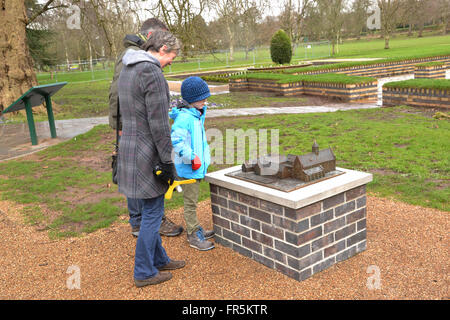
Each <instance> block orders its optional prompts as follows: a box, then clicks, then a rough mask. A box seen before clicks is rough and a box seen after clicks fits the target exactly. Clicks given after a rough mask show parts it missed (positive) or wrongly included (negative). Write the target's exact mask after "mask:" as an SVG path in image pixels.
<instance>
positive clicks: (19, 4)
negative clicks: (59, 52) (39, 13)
mask: <svg viewBox="0 0 450 320" xmlns="http://www.w3.org/2000/svg"><path fill="white" fill-rule="evenodd" d="M0 21H1V24H2V27H1V28H0V111H1V110H4V109H6V108H7V107H8V106H9V105H10V104H11V103H13V102H14V101H15V100H17V99H18V98H19V97H20V96H21V95H22V94H23V93H24V92H25V91H27V90H28V89H30V88H31V87H32V86H35V85H37V80H36V74H35V72H34V69H33V60H32V58H31V55H30V51H29V49H28V45H27V42H26V33H25V27H26V21H27V17H26V12H25V4H24V1H23V0H9V1H2V2H1V6H0Z"/></svg>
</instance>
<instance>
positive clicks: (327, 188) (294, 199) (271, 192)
mask: <svg viewBox="0 0 450 320" xmlns="http://www.w3.org/2000/svg"><path fill="white" fill-rule="evenodd" d="M240 169H241V166H235V167H231V168H227V169H223V170H219V171H215V172H211V173H208V174H207V175H206V176H205V180H206V181H207V182H209V183H212V184H215V185H218V186H219V187H223V188H227V189H230V190H233V191H237V192H241V193H244V194H246V195H249V196H252V197H256V198H259V199H263V200H266V201H270V202H274V203H276V204H279V205H282V206H286V207H289V208H292V209H299V208H303V207H306V206H307V205H310V204H312V203H315V202H318V201H321V200H323V199H327V198H330V197H332V196H334V195H336V194H339V193H342V192H345V191H347V190H350V189H353V188H356V187H359V186H362V185H365V184H367V183H369V182H371V181H372V180H373V176H372V174H371V173H366V172H361V171H355V170H349V169H343V168H336V170H339V171H343V172H345V173H344V174H341V175H339V176H337V177H333V178H330V179H326V180H323V181H320V182H317V183H314V184H311V185H309V186H306V187H303V188H300V189H297V190H294V191H292V192H283V191H279V190H276V189H273V188H269V187H264V186H262V185H259V184H255V183H251V182H247V181H244V180H241V179H237V178H233V177H229V176H226V175H225V174H227V173H231V172H234V171H237V170H240Z"/></svg>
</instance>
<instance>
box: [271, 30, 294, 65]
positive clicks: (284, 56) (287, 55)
mask: <svg viewBox="0 0 450 320" xmlns="http://www.w3.org/2000/svg"><path fill="white" fill-rule="evenodd" d="M270 57H271V58H272V61H273V62H275V63H279V64H284V63H289V62H291V59H292V47H291V39H289V36H288V35H287V34H286V32H284V30H282V29H280V30H278V31H277V32H275V34H274V35H273V37H272V40H271V41H270Z"/></svg>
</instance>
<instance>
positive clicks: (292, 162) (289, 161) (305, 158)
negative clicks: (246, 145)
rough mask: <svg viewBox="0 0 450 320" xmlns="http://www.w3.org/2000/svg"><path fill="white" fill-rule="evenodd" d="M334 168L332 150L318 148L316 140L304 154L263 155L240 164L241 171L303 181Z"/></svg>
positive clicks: (334, 161)
mask: <svg viewBox="0 0 450 320" xmlns="http://www.w3.org/2000/svg"><path fill="white" fill-rule="evenodd" d="M334 170H336V157H335V156H334V153H333V150H331V148H328V149H323V150H320V149H319V145H318V144H317V142H316V141H314V144H313V146H312V152H311V153H308V154H305V155H299V156H296V155H292V154H289V155H287V156H283V155H280V156H265V157H260V158H259V159H258V160H256V161H255V160H253V161H246V162H244V164H242V171H243V172H252V171H254V172H255V174H257V175H261V176H277V177H278V178H280V179H285V178H294V179H299V180H301V181H305V182H309V181H312V180H315V179H320V178H323V177H324V176H325V174H326V173H328V172H331V171H334Z"/></svg>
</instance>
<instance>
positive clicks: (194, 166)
mask: <svg viewBox="0 0 450 320" xmlns="http://www.w3.org/2000/svg"><path fill="white" fill-rule="evenodd" d="M191 164H192V170H198V169H200V167H201V166H202V161H201V160H200V158H199V157H198V156H197V155H195V158H194V160H191Z"/></svg>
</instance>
